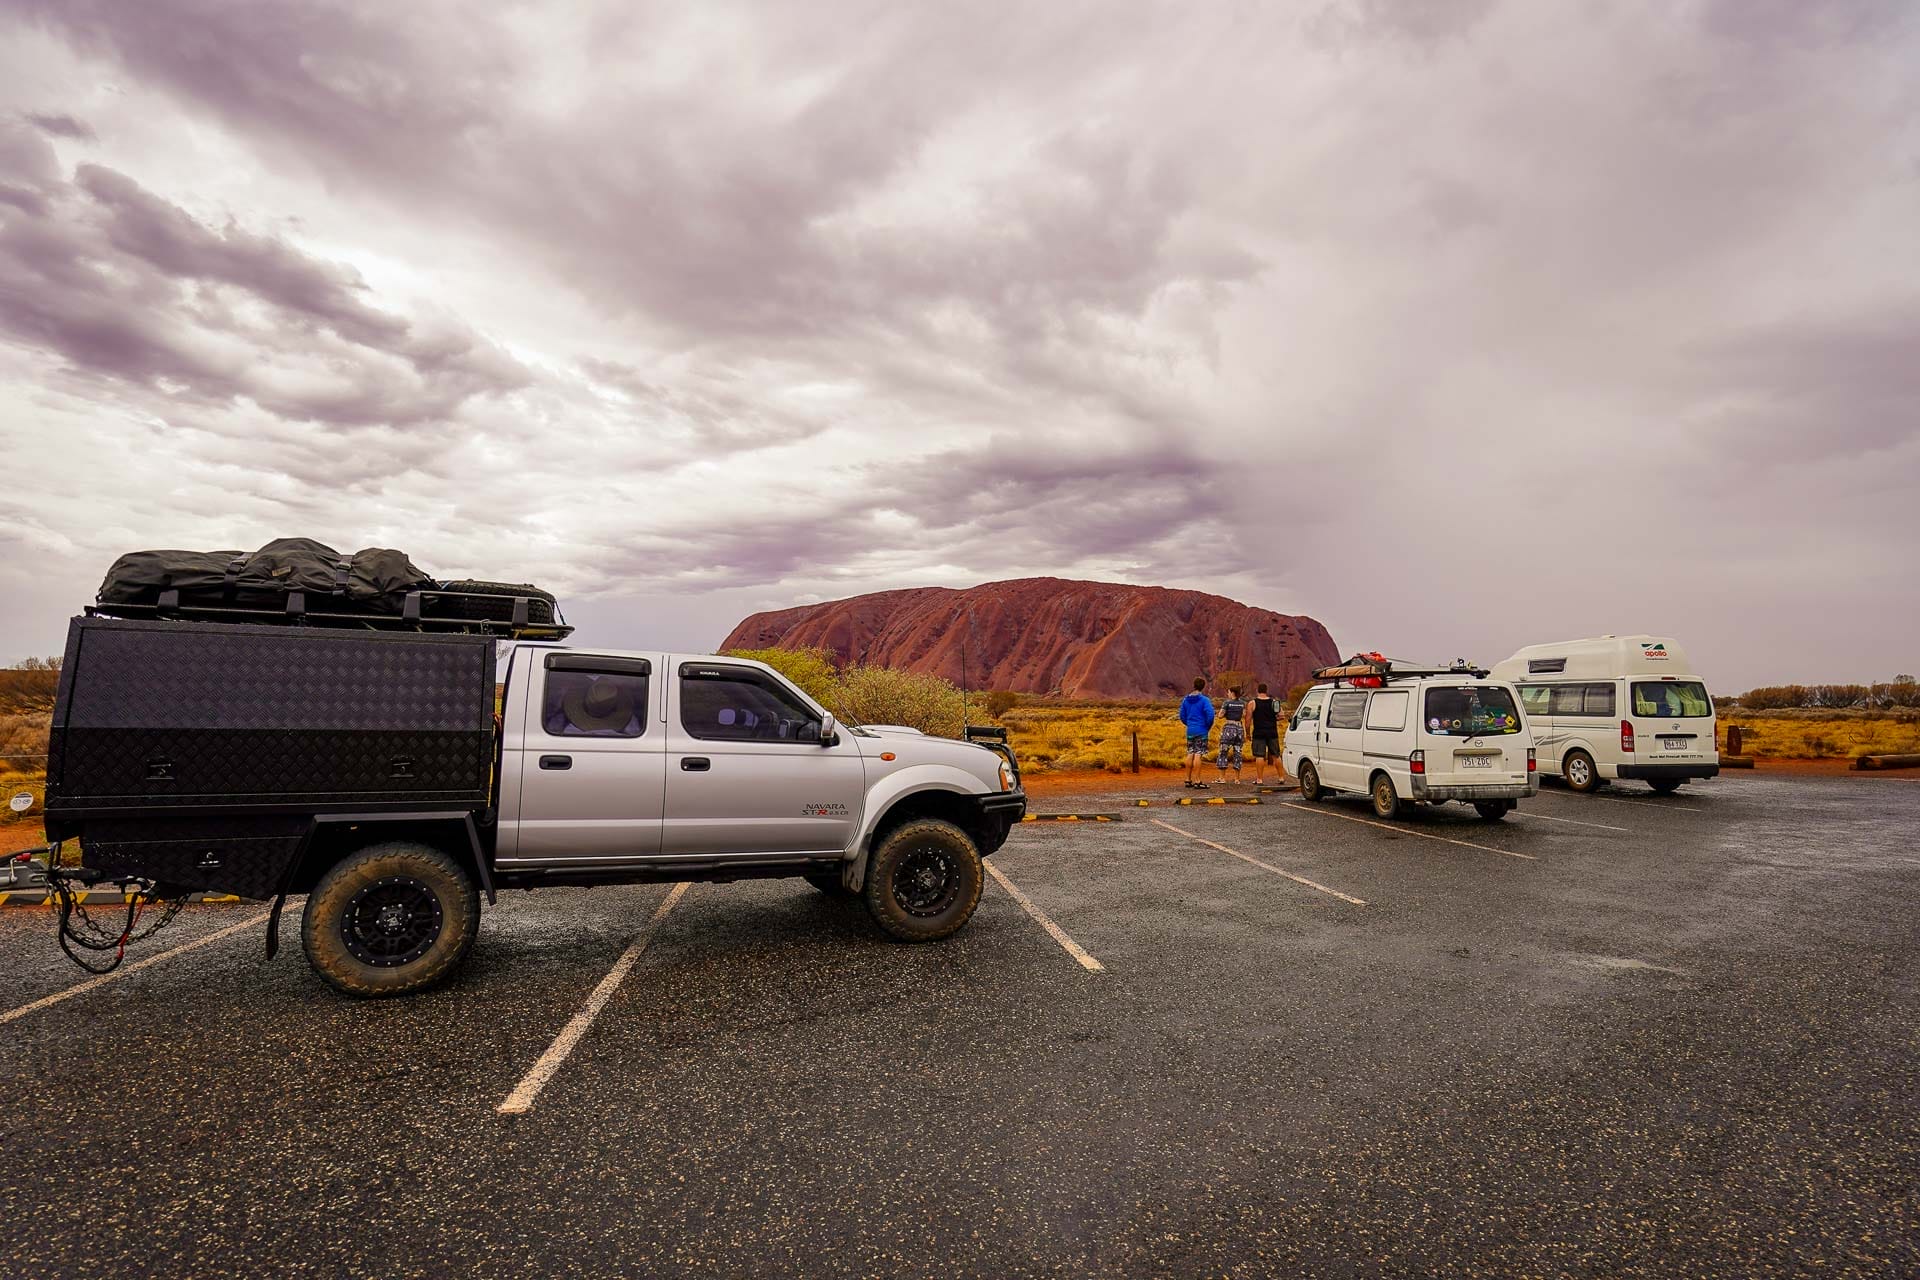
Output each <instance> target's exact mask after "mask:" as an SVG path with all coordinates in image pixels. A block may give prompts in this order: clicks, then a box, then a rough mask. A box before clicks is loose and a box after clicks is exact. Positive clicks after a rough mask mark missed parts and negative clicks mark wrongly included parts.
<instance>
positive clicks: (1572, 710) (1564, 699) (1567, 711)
mask: <svg viewBox="0 0 1920 1280" xmlns="http://www.w3.org/2000/svg"><path fill="white" fill-rule="evenodd" d="M1585 703H1586V686H1585V685H1579V684H1557V685H1554V686H1553V705H1552V708H1551V712H1550V713H1551V714H1553V715H1556V716H1577V715H1584V714H1585V712H1584V711H1582V710H1581V708H1582V707H1583V706H1584V705H1585Z"/></svg>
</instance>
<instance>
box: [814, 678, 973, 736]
mask: <svg viewBox="0 0 1920 1280" xmlns="http://www.w3.org/2000/svg"><path fill="white" fill-rule="evenodd" d="M809 692H811V691H809ZM823 701H824V702H825V703H826V705H827V708H828V709H829V710H830V711H832V712H833V713H834V714H835V715H837V716H840V717H842V718H844V719H847V720H851V721H853V722H854V723H856V724H903V725H906V726H908V727H909V728H913V729H919V730H922V731H924V732H926V733H938V734H946V735H948V736H955V735H958V734H959V732H960V729H961V724H960V720H961V715H960V711H961V708H960V689H959V686H957V685H955V684H954V683H953V682H952V681H951V680H942V679H941V678H940V677H939V676H933V675H924V674H922V673H920V672H917V671H896V670H894V669H892V668H890V667H848V668H847V669H846V670H845V671H842V672H841V673H840V676H839V679H838V680H837V681H836V682H835V684H834V687H833V690H832V696H831V697H829V698H826V699H823Z"/></svg>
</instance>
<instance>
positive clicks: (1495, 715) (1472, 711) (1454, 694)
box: [1426, 685, 1520, 738]
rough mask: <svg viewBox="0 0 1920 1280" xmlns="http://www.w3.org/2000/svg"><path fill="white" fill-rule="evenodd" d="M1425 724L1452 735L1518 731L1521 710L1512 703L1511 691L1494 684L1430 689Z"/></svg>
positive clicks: (1429, 727) (1428, 730) (1471, 735)
mask: <svg viewBox="0 0 1920 1280" xmlns="http://www.w3.org/2000/svg"><path fill="white" fill-rule="evenodd" d="M1426 725H1427V732H1428V733H1439V734H1445V735H1447V736H1448V737H1454V738H1479V737H1484V736H1486V735H1487V734H1495V733H1518V732H1520V710H1519V708H1517V707H1515V706H1514V705H1513V695H1512V694H1510V693H1508V692H1507V691H1506V690H1505V689H1501V688H1497V687H1485V688H1483V687H1481V686H1478V685H1468V686H1466V687H1464V688H1453V689H1429V690H1427V706H1426Z"/></svg>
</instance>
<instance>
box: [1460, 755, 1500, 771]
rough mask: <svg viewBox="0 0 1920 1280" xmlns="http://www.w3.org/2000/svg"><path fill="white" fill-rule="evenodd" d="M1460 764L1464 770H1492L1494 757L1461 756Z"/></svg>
mask: <svg viewBox="0 0 1920 1280" xmlns="http://www.w3.org/2000/svg"><path fill="white" fill-rule="evenodd" d="M1458 764H1459V765H1460V767H1461V768H1462V769H1491V768H1493V757H1492V756H1461V757H1460V758H1459V760H1458Z"/></svg>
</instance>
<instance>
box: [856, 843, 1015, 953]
mask: <svg viewBox="0 0 1920 1280" xmlns="http://www.w3.org/2000/svg"><path fill="white" fill-rule="evenodd" d="M985 879H986V871H985V869H984V868H983V867H982V866H981V865H980V852H979V850H977V849H975V848H974V847H973V841H972V840H970V839H968V838H967V833H966V832H964V831H962V830H961V829H960V828H959V827H956V826H954V825H953V824H952V823H951V822H942V821H941V820H940V819H938V818H919V819H916V820H915V821H913V822H909V823H906V824H905V825H903V826H899V827H896V828H894V830H892V831H891V832H889V833H888V834H887V838H886V839H885V840H883V841H881V842H880V847H879V848H878V849H876V850H875V851H874V854H873V861H872V862H871V863H869V864H868V866H867V913H868V914H869V915H871V916H872V917H873V920H874V923H875V924H877V925H879V926H880V927H881V928H882V929H884V930H886V932H887V933H888V934H889V935H890V936H892V937H894V938H897V939H899V940H900V941H901V942H932V941H933V940H934V939H936V938H944V937H946V936H947V935H948V934H951V933H953V932H955V931H956V930H958V929H959V928H960V926H962V925H964V924H965V923H966V922H967V921H968V920H971V919H972V918H973V909H974V908H975V907H977V906H979V905H980V889H981V886H982V884H983V882H984V881H985Z"/></svg>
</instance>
